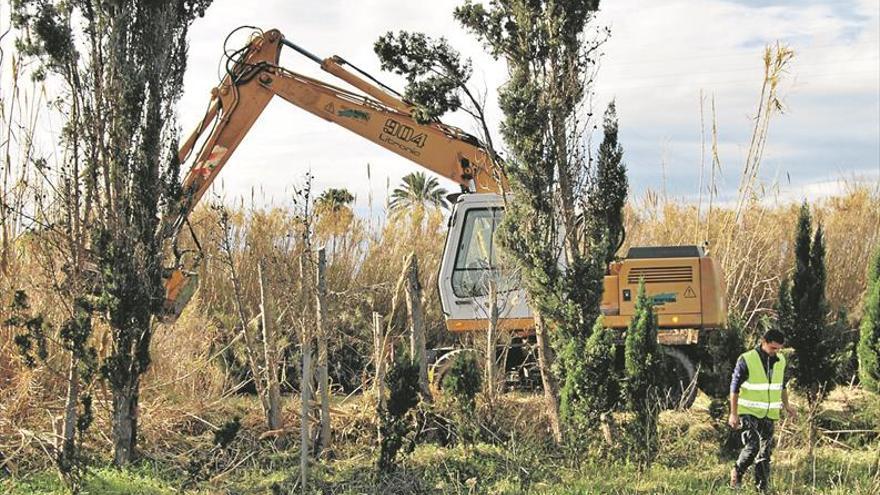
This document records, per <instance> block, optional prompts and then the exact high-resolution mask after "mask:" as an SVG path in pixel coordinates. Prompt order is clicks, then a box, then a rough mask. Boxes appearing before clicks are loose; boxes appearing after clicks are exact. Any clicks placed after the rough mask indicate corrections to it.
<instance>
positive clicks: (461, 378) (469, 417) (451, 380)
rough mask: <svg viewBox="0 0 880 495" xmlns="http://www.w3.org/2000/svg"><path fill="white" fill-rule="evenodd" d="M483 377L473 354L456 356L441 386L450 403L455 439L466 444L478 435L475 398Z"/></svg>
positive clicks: (460, 353) (461, 353)
mask: <svg viewBox="0 0 880 495" xmlns="http://www.w3.org/2000/svg"><path fill="white" fill-rule="evenodd" d="M482 379H483V376H482V373H481V372H480V367H479V364H478V363H477V357H476V355H475V354H474V353H473V352H467V351H466V352H459V353H458V354H457V355H456V356H455V357H454V358H452V362H451V363H450V364H449V369H448V370H447V372H446V374H445V375H444V376H443V381H442V383H441V384H440V385H441V388H442V389H443V393H444V394H448V395H449V397H450V398H451V399H452V411H451V415H450V416H451V418H452V421H453V424H454V426H455V428H456V432H457V435H458V438H459V439H460V440H462V441H463V442H464V443H466V444H469V445H470V444H473V443H474V442H475V441H476V440H477V438H478V436H479V432H480V426H479V420H478V419H477V417H476V414H475V411H476V407H477V403H476V398H477V394H478V393H479V392H480V389H481V387H482Z"/></svg>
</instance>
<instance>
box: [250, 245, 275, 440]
mask: <svg viewBox="0 0 880 495" xmlns="http://www.w3.org/2000/svg"><path fill="white" fill-rule="evenodd" d="M257 274H258V276H259V280H260V318H261V320H262V323H263V358H264V359H265V363H266V395H267V397H266V404H267V406H268V407H267V408H266V421H267V422H268V425H269V429H270V430H278V429H280V428H281V386H280V385H279V383H278V344H277V343H276V340H275V328H274V326H273V323H274V321H273V320H272V315H271V314H270V313H269V301H268V300H267V298H266V280H265V277H264V274H263V260H260V261H259V262H257ZM255 379H256V377H255Z"/></svg>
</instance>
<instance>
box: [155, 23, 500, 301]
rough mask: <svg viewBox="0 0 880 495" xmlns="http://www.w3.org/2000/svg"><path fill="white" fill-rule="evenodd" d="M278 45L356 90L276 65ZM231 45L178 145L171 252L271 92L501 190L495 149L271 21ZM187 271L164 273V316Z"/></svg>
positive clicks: (441, 171) (182, 294)
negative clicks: (231, 56)
mask: <svg viewBox="0 0 880 495" xmlns="http://www.w3.org/2000/svg"><path fill="white" fill-rule="evenodd" d="M285 46H287V47H290V48H293V49H294V50H296V51H297V52H299V53H301V54H303V55H305V56H306V57H308V58H310V59H311V60H313V61H315V62H317V63H319V64H320V65H321V68H322V69H324V70H325V71H326V72H328V73H330V74H332V75H334V76H336V77H337V78H339V79H341V80H343V81H344V82H346V83H348V84H350V85H351V86H353V87H354V88H356V89H358V90H360V91H362V92H363V93H364V94H359V93H356V92H353V91H349V90H346V89H343V88H340V87H337V86H334V85H331V84H328V83H326V82H323V81H320V80H317V79H314V78H311V77H307V76H304V75H301V74H298V73H296V72H293V71H290V70H288V69H285V68H283V67H281V66H279V59H280V55H281V50H282V48H283V47H285ZM237 53H238V54H240V57H239V58H237V59H236V60H232V61H231V62H232V64H231V67H230V69H229V70H228V73H227V75H226V76H225V77H224V79H223V81H222V82H221V83H220V85H219V86H217V87H215V88H214V89H212V90H211V103H210V105H209V107H208V111H207V112H206V113H205V115H204V117H203V118H202V119H201V121H200V122H199V125H198V126H197V127H196V129H195V130H194V131H193V132H192V133H191V134H190V135H189V136H188V137H187V138H186V139H185V140H184V142H183V144H182V145H181V147H180V150H179V153H178V158H179V159H180V162H181V163H186V162H187V160H188V159H189V158H191V155H192V154H193V153H194V152H195V155H196V156H195V158H194V160H193V161H192V165H191V167H190V168H189V171H188V173H187V174H186V176H185V178H184V180H183V183H182V195H181V198H180V201H179V203H178V205H177V208H175V209H173V210H172V211H173V213H172V214H171V215H169V216H168V217H167V218H165V219H163V226H162V232H163V236H164V238H168V239H172V245H173V248H174V251H175V254H177V247H176V245H177V236H178V235H179V233H180V231H181V228H182V227H183V225H184V223H185V222H186V220H187V218H188V217H189V215H190V213H192V211H193V209H194V208H195V206H196V205H197V204H198V202H199V200H200V199H201V198H202V196H203V195H204V194H205V192H207V190H208V189H209V188H210V187H211V184H212V183H213V182H214V179H216V177H217V175H218V174H219V173H220V171H221V170H222V169H223V166H224V165H225V164H226V162H227V161H229V159H230V157H231V156H232V155H233V153H234V152H235V150H236V148H237V147H238V145H239V144H240V143H241V141H242V140H243V139H244V137H245V135H246V134H247V133H248V131H249V130H250V129H251V127H252V126H253V124H254V122H256V120H257V119H258V118H259V116H260V114H261V113H262V112H263V110H264V109H265V108H266V106H267V105H268V104H269V102H270V101H271V100H272V98H273V97H274V96H278V97H280V98H281V99H283V100H285V101H287V102H289V103H292V104H293V105H296V106H298V107H300V108H302V109H303V110H306V111H308V112H309V113H312V114H313V115H315V116H317V117H320V118H322V119H324V120H327V121H329V122H333V123H334V124H337V125H339V126H341V127H344V128H345V129H348V130H349V131H351V132H353V133H355V134H357V135H359V136H361V137H363V138H365V139H368V140H370V141H372V142H374V143H376V144H378V145H380V146H382V147H384V148H386V149H388V150H390V151H392V152H394V153H396V154H398V155H400V156H402V157H404V158H407V159H409V160H411V161H413V162H415V163H417V164H419V165H421V166H423V167H424V168H426V169H428V170H430V171H432V172H434V173H436V174H438V175H441V176H443V177H446V178H448V179H450V180H452V181H454V182H457V183H458V184H460V185H461V187H462V189H463V190H464V191H468V192H499V191H500V190H501V185H500V183H499V179H498V178H497V177H499V175H498V174H497V173H496V172H495V166H494V164H495V163H497V162H498V160H497V157H492V156H491V155H490V152H489V151H488V150H487V148H486V147H485V146H484V145H483V144H482V143H481V142H480V141H479V140H478V139H477V138H475V137H474V136H472V135H470V134H468V133H466V132H464V131H462V130H461V129H458V128H456V127H453V126H449V125H445V124H443V123H440V122H429V123H418V122H416V121H415V120H414V118H413V117H412V116H411V113H412V108H413V107H412V106H411V105H410V104H409V103H407V102H405V101H403V100H402V99H401V98H399V97H398V96H397V95H395V94H392V93H391V92H390V91H387V90H385V89H382V88H380V87H378V86H376V85H375V84H373V83H372V82H370V81H368V80H367V79H365V78H364V77H361V76H359V75H358V74H355V73H354V72H352V71H350V70H348V69H347V68H346V67H345V61H344V60H343V59H341V58H339V57H331V58H327V59H323V60H321V59H320V58H318V57H316V56H314V55H313V54H311V53H310V52H308V51H306V50H304V49H303V48H301V47H299V46H297V45H296V44H294V43H292V42H290V41H288V40H286V39H285V38H284V36H283V35H282V34H281V32H279V31H278V30H275V29H273V30H270V31H266V32H265V33H262V34H259V35H257V36H255V37H254V38H253V39H252V40H251V42H250V43H249V44H248V45H247V46H246V47H245V48H244V49H243V50H240V51H239V52H237ZM206 133H207V137H204V136H205V134H206ZM203 137H204V139H203ZM200 142H201V146H200V147H198V149H197V148H196V146H197V144H198V143H200ZM178 257H179V256H178ZM194 275H195V274H194V273H186V272H184V271H182V270H181V266H180V263H179V260H178V266H177V267H175V268H174V269H172V270H170V271H169V273H167V276H166V314H168V315H169V316H170V317H171V318H175V317H176V316H177V315H178V314H179V312H180V311H181V310H182V309H183V307H184V306H185V305H186V303H187V301H188V300H189V297H190V296H191V295H192V293H193V292H194V290H195V285H196V283H197V281H196V278H195V276H194Z"/></svg>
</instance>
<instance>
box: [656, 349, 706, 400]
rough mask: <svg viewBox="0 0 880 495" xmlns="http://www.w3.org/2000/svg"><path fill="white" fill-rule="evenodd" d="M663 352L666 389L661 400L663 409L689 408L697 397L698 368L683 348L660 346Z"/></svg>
mask: <svg viewBox="0 0 880 495" xmlns="http://www.w3.org/2000/svg"><path fill="white" fill-rule="evenodd" d="M660 349H661V350H662V352H663V361H662V368H663V372H662V374H663V376H664V377H665V383H664V385H665V386H664V390H663V391H662V393H661V397H660V402H661V405H662V407H663V409H688V408H690V407H691V406H692V405H693V403H694V399H696V398H697V369H696V366H694V363H693V361H691V359H690V358H689V357H688V355H687V354H685V353H684V351H682V350H681V349H679V348H677V347H672V346H665V345H664V346H660Z"/></svg>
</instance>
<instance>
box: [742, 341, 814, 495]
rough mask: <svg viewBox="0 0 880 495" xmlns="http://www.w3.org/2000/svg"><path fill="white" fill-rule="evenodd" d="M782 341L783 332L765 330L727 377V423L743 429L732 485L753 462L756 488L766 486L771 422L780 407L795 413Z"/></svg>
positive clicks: (789, 413)
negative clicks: (728, 398)
mask: <svg viewBox="0 0 880 495" xmlns="http://www.w3.org/2000/svg"><path fill="white" fill-rule="evenodd" d="M783 344H785V335H784V334H783V333H782V332H780V331H779V330H776V329H770V330H767V332H765V333H764V336H763V337H762V338H761V342H760V344H759V345H758V346H757V347H755V348H754V349H752V350H750V351H747V352H744V353H743V354H742V355H740V357H739V359H738V360H737V361H736V367H735V368H734V370H733V376H732V377H731V380H730V417H729V418H728V424H730V427H731V428H733V429H734V430H741V431H742V434H741V438H742V443H743V448H742V451H741V452H740V454H739V458H738V459H737V460H736V464H735V465H734V466H733V469H731V470H730V486H731V488H739V487H740V486H741V484H742V477H743V474H745V472H746V470H748V469H749V466H751V465H752V463H753V462H754V464H755V484H756V486H757V488H758V490H761V491H766V490H767V489H769V485H770V455H771V454H772V452H773V443H774V442H773V430H774V422H775V421H777V420H779V417H780V411H781V410H782V409H783V408H784V409H785V413H786V414H787V415H788V416H789V417H791V418H794V417H797V411H795V409H794V408H793V407H792V406H791V404H790V403H789V401H788V391H787V390H786V385H787V382H788V377H787V376H786V375H785V364H786V359H785V356H783V355H782V354H781V353H780V352H779V350H780V349H782V346H783Z"/></svg>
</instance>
